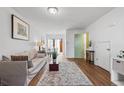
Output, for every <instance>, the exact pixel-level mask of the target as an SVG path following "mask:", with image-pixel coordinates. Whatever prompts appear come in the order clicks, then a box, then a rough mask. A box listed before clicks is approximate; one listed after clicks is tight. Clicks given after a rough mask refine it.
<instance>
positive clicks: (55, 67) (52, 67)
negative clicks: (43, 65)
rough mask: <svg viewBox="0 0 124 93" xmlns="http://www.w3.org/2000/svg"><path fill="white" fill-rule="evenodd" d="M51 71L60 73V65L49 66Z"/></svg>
mask: <svg viewBox="0 0 124 93" xmlns="http://www.w3.org/2000/svg"><path fill="white" fill-rule="evenodd" d="M49 71H59V64H58V63H56V64H54V63H52V64H49Z"/></svg>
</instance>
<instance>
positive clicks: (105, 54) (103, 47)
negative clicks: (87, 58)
mask: <svg viewBox="0 0 124 93" xmlns="http://www.w3.org/2000/svg"><path fill="white" fill-rule="evenodd" d="M95 64H96V65H98V66H100V67H102V68H103V69H106V70H107V71H110V42H109V41H103V42H97V43H95Z"/></svg>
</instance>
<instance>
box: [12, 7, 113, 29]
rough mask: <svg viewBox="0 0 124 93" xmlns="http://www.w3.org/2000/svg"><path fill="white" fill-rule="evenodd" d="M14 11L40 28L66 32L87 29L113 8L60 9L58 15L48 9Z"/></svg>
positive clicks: (30, 8)
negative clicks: (50, 12)
mask: <svg viewBox="0 0 124 93" xmlns="http://www.w3.org/2000/svg"><path fill="white" fill-rule="evenodd" d="M14 9H15V10H16V11H17V12H19V13H20V14H21V15H22V16H24V17H25V18H27V19H29V20H31V21H32V22H33V23H34V24H35V25H37V26H38V27H41V28H44V29H47V30H65V29H69V28H85V27H86V26H88V25H89V24H91V23H93V22H94V21H96V20H97V19H98V18H100V17H101V16H103V15H105V14H106V13H108V12H109V11H110V10H112V9H113V8H111V7H59V8H58V9H59V13H58V14H57V15H51V14H49V13H48V11H47V7H14Z"/></svg>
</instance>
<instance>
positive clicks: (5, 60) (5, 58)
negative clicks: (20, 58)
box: [2, 55, 10, 62]
mask: <svg viewBox="0 0 124 93" xmlns="http://www.w3.org/2000/svg"><path fill="white" fill-rule="evenodd" d="M2 61H4V62H9V61H10V59H9V58H8V57H6V56H4V55H2Z"/></svg>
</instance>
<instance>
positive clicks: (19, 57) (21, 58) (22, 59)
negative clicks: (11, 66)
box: [11, 56, 28, 61]
mask: <svg viewBox="0 0 124 93" xmlns="http://www.w3.org/2000/svg"><path fill="white" fill-rule="evenodd" d="M11 61H28V56H11Z"/></svg>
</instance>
